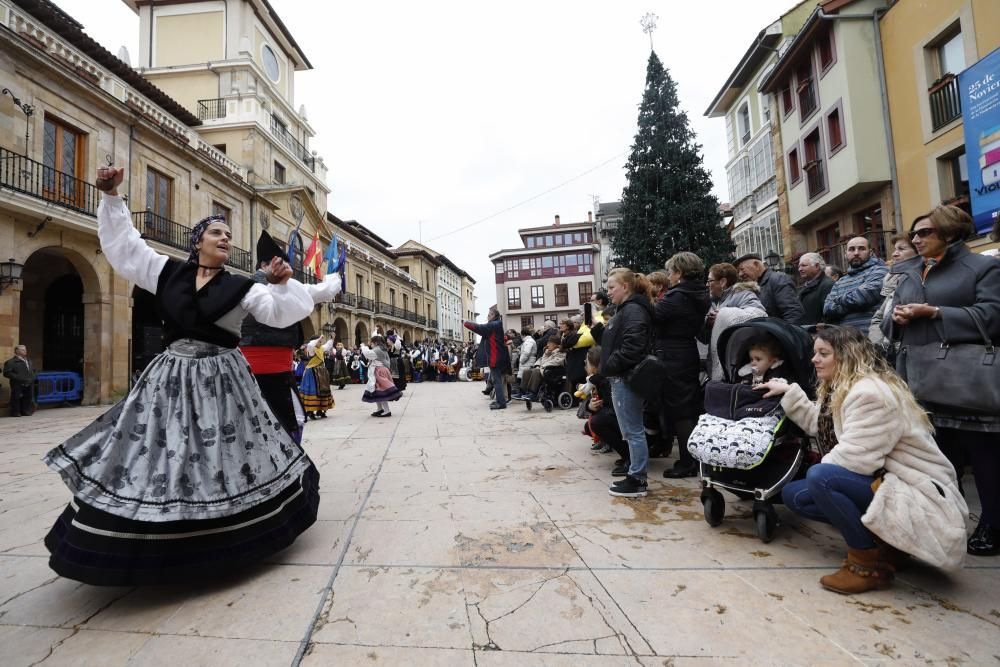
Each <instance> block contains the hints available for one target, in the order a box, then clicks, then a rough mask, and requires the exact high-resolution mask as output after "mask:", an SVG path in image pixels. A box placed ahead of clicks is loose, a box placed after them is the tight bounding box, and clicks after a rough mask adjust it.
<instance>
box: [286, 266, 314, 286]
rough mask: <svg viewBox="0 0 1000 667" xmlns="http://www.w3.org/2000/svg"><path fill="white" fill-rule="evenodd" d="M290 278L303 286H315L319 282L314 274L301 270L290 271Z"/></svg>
mask: <svg viewBox="0 0 1000 667" xmlns="http://www.w3.org/2000/svg"><path fill="white" fill-rule="evenodd" d="M292 277H293V278H295V279H296V280H298V281H299V282H300V283H302V284H303V285H315V284H316V283H318V282H319V278H317V277H316V274H314V273H313V272H312V271H305V270H303V269H292Z"/></svg>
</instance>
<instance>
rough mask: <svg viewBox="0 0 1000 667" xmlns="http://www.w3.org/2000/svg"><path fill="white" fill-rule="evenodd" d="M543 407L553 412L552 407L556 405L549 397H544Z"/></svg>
mask: <svg viewBox="0 0 1000 667" xmlns="http://www.w3.org/2000/svg"><path fill="white" fill-rule="evenodd" d="M542 407H543V408H545V411H546V412H552V408H553V407H554V405H553V403H552V401H550V400H549V399H547V398H544V399H542Z"/></svg>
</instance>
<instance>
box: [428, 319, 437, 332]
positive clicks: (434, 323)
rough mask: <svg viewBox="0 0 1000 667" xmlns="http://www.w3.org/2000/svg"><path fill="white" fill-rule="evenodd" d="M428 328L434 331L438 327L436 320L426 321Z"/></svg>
mask: <svg viewBox="0 0 1000 667" xmlns="http://www.w3.org/2000/svg"><path fill="white" fill-rule="evenodd" d="M428 328H430V329H434V330H435V331H436V330H437V328H438V321H437V320H431V321H430V322H428Z"/></svg>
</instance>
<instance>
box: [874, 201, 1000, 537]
mask: <svg viewBox="0 0 1000 667" xmlns="http://www.w3.org/2000/svg"><path fill="white" fill-rule="evenodd" d="M974 233H975V228H974V227H973V225H972V219H971V218H970V217H969V215H968V214H967V213H966V212H965V211H963V210H962V209H960V208H958V207H956V206H938V207H937V208H935V209H934V210H933V211H931V212H930V213H928V214H927V215H923V216H921V217H919V218H917V220H916V221H914V223H913V225H911V227H910V239H911V240H912V241H913V245H914V246H915V247H916V249H917V252H918V253H919V255H918V256H917V257H913V258H911V259H908V260H904V261H902V262H899V263H897V264H895V265H894V266H893V267H892V270H891V274H892V275H898V276H899V284H898V285H897V287H896V293H895V296H894V297H893V302H892V304H893V308H892V318H891V320H889V319H887V321H886V322H885V323H884V324H883V332H884V333H886V335H887V336H890V338H894V339H896V340H898V341H900V343H901V345H903V346H907V345H913V346H917V345H927V344H932V343H938V342H941V341H942V340H945V339H946V340H947V341H948V342H949V343H981V342H982V335H981V334H980V332H979V329H978V327H977V326H976V323H975V320H974V316H973V314H972V313H971V312H969V311H974V312H975V313H976V315H978V317H979V319H980V321H981V322H982V324H983V326H985V327H986V331H987V333H988V334H989V336H990V337H991V339H992V340H994V341H998V340H1000V262H997V261H996V260H995V259H993V258H991V257H986V256H984V255H979V254H975V253H973V252H971V251H970V250H969V249H968V247H966V245H965V243H964V241H965V239H967V238H969V237H970V236H972V235H973V234H974ZM890 334H891V335H890ZM904 359H905V358H904V357H902V356H901V357H900V362H899V363H900V364H903V363H905V361H904ZM900 370H901V371H902V370H905V369H903V368H900ZM918 398H919V396H918ZM925 407H926V408H927V409H928V410H930V412H931V416H932V421H933V423H934V427H935V433H936V435H935V437H936V439H937V442H938V445H940V447H941V450H942V451H943V452H944V453H945V455H946V456H947V457H948V459H949V460H950V461H951V462H952V464H953V465H954V466H955V470H956V473H957V474H958V478H959V480H961V477H962V472H963V470H964V468H965V464H966V463H969V464H971V465H972V472H973V475H974V476H975V479H976V488H977V490H978V492H979V500H980V502H981V503H982V511H981V513H980V520H979V526H978V527H977V528H976V530H975V532H974V533H973V534H972V536H971V537H970V538H969V540H968V552H969V553H970V554H972V555H975V556H995V555H997V554H1000V414H997V415H984V414H977V413H974V412H971V411H963V410H961V409H957V408H951V407H944V406H938V405H932V404H928V405H926V406H925Z"/></svg>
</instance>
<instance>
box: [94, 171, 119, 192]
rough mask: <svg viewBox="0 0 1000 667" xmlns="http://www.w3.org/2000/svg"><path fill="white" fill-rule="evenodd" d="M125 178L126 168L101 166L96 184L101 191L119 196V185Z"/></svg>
mask: <svg viewBox="0 0 1000 667" xmlns="http://www.w3.org/2000/svg"><path fill="white" fill-rule="evenodd" d="M123 180H125V168H124V167H121V168H119V169H115V168H114V167H101V168H99V169H98V170H97V180H96V181H95V182H94V186H95V187H96V188H97V189H98V190H100V191H101V192H105V193H107V194H109V195H114V196H116V197H117V196H118V186H119V185H121V184H122V181H123Z"/></svg>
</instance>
